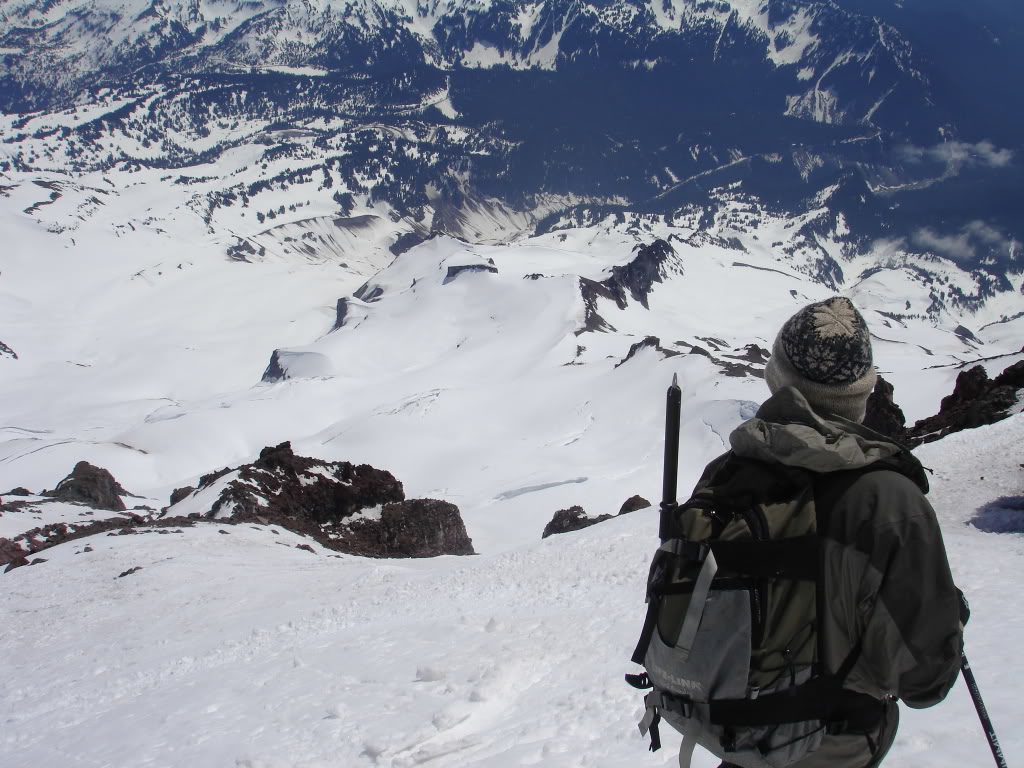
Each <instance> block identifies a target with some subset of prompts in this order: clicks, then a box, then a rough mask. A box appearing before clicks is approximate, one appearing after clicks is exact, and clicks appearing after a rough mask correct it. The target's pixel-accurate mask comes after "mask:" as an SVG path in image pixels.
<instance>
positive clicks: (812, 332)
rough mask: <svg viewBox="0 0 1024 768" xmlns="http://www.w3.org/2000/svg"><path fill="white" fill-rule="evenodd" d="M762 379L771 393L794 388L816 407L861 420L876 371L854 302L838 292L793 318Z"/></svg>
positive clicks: (865, 328) (847, 417) (812, 406)
mask: <svg viewBox="0 0 1024 768" xmlns="http://www.w3.org/2000/svg"><path fill="white" fill-rule="evenodd" d="M764 378H765V380H766V381H767V382H768V388H769V389H770V390H771V391H772V394H775V393H776V392H777V391H779V390H780V389H782V388H783V387H795V388H796V389H798V390H799V391H800V393H801V394H802V395H803V396H804V397H805V398H807V402H808V403H809V404H810V406H811V408H813V409H814V410H815V411H817V412H819V413H821V414H823V415H827V414H833V415H836V416H841V417H843V418H845V419H849V420H850V421H856V422H860V421H863V419H864V410H865V408H866V407H867V402H868V395H870V394H871V391H872V390H873V389H874V388H875V378H876V374H875V368H874V366H873V365H872V359H871V336H870V333H869V331H868V326H867V323H865V322H864V318H863V317H862V316H861V314H860V312H858V311H857V308H856V307H855V306H853V302H851V301H850V300H849V299H847V298H846V297H844V296H834V297H833V298H831V299H827V300H825V301H819V302H817V303H815V304H808V305H807V306H806V307H804V308H803V309H801V310H800V311H799V312H797V313H796V314H795V315H793V316H792V317H791V318H789V320H787V321H786V324H785V325H783V326H782V330H781V331H779V335H778V336H777V337H776V338H775V344H774V345H773V347H772V356H771V358H770V359H769V360H768V364H767V365H766V366H765V369H764Z"/></svg>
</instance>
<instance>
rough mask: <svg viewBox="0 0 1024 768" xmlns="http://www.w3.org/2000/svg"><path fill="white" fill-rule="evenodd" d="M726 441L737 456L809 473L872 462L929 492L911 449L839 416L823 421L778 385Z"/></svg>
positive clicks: (788, 389)
mask: <svg viewBox="0 0 1024 768" xmlns="http://www.w3.org/2000/svg"><path fill="white" fill-rule="evenodd" d="M729 442H730V444H731V445H732V450H733V452H734V453H735V454H736V455H737V456H741V457H744V458H749V459H754V460H757V461H764V462H768V463H775V464H783V465H785V466H788V467H798V468H800V469H806V470H809V471H811V472H819V473H825V472H840V471H845V470H856V469H862V468H864V467H867V466H870V465H876V464H877V465H878V466H877V467H876V468H878V469H882V468H884V469H891V470H894V471H896V472H899V473H900V474H902V475H905V476H906V477H908V478H909V479H911V480H913V481H914V482H915V483H916V484H917V485H918V487H920V488H921V490H922V491H924V492H927V490H928V480H927V477H926V476H925V473H924V469H923V467H922V466H921V463H920V462H919V461H918V460H917V459H915V458H914V457H913V456H912V455H911V454H910V451H908V450H907V449H906V448H904V447H902V446H900V445H897V444H896V443H894V442H892V441H891V440H890V439H889V438H887V437H885V436H884V435H880V434H878V433H877V432H875V431H873V430H871V429H868V428H867V427H865V426H864V425H862V424H858V423H856V422H853V421H848V420H847V419H843V418H841V417H838V416H830V417H829V418H828V419H824V418H822V417H821V416H819V415H818V414H817V413H815V412H814V410H813V409H812V408H811V406H810V405H809V404H808V402H807V399H806V398H805V397H804V396H803V395H802V394H800V392H799V390H797V389H795V388H793V387H783V388H782V389H780V390H778V391H777V392H776V393H775V394H774V395H772V396H771V397H770V398H769V399H768V400H766V401H765V402H764V403H763V404H762V405H761V407H760V408H759V409H758V411H757V415H756V416H755V417H754V418H752V419H750V420H749V421H746V422H744V423H743V424H741V425H740V426H739V427H737V428H736V429H735V430H734V431H733V433H732V434H731V435H730V436H729Z"/></svg>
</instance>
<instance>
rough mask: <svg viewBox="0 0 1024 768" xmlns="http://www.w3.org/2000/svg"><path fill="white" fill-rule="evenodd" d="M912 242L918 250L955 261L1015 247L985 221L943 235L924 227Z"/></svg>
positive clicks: (976, 220) (975, 222) (917, 232)
mask: <svg viewBox="0 0 1024 768" xmlns="http://www.w3.org/2000/svg"><path fill="white" fill-rule="evenodd" d="M910 239H911V242H912V243H913V244H914V245H915V246H916V247H918V248H920V249H922V250H925V251H931V252H933V253H936V254H938V255H939V256H945V257H946V258H948V259H953V260H954V261H968V260H974V259H976V258H977V257H978V249H979V248H981V249H982V250H989V249H992V248H1005V249H1007V250H1009V249H1010V248H1012V247H1013V245H1014V241H1012V240H1011V239H1009V238H1008V237H1007V236H1006V234H1005V233H1004V232H1002V231H1001V230H999V229H997V228H996V227H993V226H992V225H991V224H988V223H986V222H984V221H980V220H978V219H975V220H974V221H971V222H969V223H968V224H966V225H964V226H963V227H961V228H960V231H959V232H955V233H952V234H941V233H939V232H936V231H935V230H934V229H932V228H931V227H922V228H921V229H919V230H917V231H916V232H914V234H913V235H912V236H911V238H910Z"/></svg>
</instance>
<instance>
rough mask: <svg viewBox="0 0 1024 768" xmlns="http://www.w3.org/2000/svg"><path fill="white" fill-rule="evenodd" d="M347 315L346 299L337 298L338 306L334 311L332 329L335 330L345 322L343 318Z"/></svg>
mask: <svg viewBox="0 0 1024 768" xmlns="http://www.w3.org/2000/svg"><path fill="white" fill-rule="evenodd" d="M347 316H348V299H345V298H342V299H338V306H337V308H336V309H335V311H334V327H333V328H332V329H331V330H332V331H336V330H338V329H339V328H341V326H343V325H344V324H345V318H346V317H347Z"/></svg>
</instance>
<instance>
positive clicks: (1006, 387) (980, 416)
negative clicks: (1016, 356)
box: [908, 360, 1024, 445]
mask: <svg viewBox="0 0 1024 768" xmlns="http://www.w3.org/2000/svg"><path fill="white" fill-rule="evenodd" d="M1022 388H1024V360H1022V361H1021V362H1018V363H1015V364H1014V365H1011V366H1010V367H1009V368H1007V369H1006V370H1004V371H1003V372H1002V373H1001V374H999V375H998V376H997V377H996V378H995V380H992V379H989V377H988V374H987V373H986V372H985V369H984V368H983V367H981V366H980V365H976V366H974V367H973V368H971V369H969V370H966V371H962V372H961V373H960V375H959V376H957V377H956V385H955V386H954V388H953V394H951V395H948V396H947V397H944V398H943V399H942V403H941V405H940V406H939V412H938V413H937V414H935V415H934V416H929V417H928V418H927V419H922V420H921V421H918V422H917V423H916V424H914V426H913V427H911V428H910V430H909V432H908V442H910V443H911V444H912V445H919V444H920V443H930V442H932V441H934V440H939V439H940V438H943V437H945V436H946V435H948V434H951V433H953V432H959V431H961V430H964V429H973V428H975V427H981V426H984V425H986V424H994V423H995V422H997V421H1001V420H1003V419H1005V418H1006V417H1007V416H1008V415H1009V411H1010V409H1011V408H1013V406H1015V405H1016V404H1017V402H1018V397H1019V395H1020V390H1021V389H1022Z"/></svg>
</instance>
